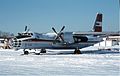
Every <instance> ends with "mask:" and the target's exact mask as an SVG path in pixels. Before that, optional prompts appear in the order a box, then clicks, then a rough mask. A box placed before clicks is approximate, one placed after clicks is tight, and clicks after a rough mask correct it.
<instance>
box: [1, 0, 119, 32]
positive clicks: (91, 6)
mask: <svg viewBox="0 0 120 76" xmlns="http://www.w3.org/2000/svg"><path fill="white" fill-rule="evenodd" d="M119 10H120V9H119V0H0V30H1V31H5V32H13V33H17V32H20V31H24V26H26V25H28V26H29V27H30V28H31V30H32V31H35V32H52V29H51V27H55V28H56V30H58V31H59V30H60V28H61V27H62V26H63V25H65V26H66V28H65V31H89V30H91V29H92V27H93V24H94V20H95V16H96V13H97V12H100V13H103V31H118V30H119V29H120V27H119Z"/></svg>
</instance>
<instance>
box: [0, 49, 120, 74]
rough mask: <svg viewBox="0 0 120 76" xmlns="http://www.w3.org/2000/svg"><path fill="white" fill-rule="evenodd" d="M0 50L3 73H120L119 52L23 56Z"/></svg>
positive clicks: (0, 63) (0, 65) (0, 70)
mask: <svg viewBox="0 0 120 76" xmlns="http://www.w3.org/2000/svg"><path fill="white" fill-rule="evenodd" d="M21 54H22V51H13V50H0V76H5V75H7V76H9V75H11V76H13V75H14V76H16V75H18V76H19V75H22V76H25V75H27V76H31V75H32V76H36V75H37V76H120V54H119V53H118V54H117V53H115V54H112V53H110V54H79V55H73V54H68V55H32V54H30V55H21Z"/></svg>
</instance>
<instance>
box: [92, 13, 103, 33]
mask: <svg viewBox="0 0 120 76" xmlns="http://www.w3.org/2000/svg"><path fill="white" fill-rule="evenodd" d="M93 31H94V32H102V14H101V13H97V16H96V20H95V23H94V27H93Z"/></svg>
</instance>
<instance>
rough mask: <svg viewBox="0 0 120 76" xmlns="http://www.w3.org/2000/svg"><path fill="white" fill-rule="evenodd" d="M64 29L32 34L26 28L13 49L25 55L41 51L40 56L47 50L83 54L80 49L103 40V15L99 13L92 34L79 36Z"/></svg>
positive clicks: (15, 40)
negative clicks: (21, 50) (101, 35)
mask: <svg viewBox="0 0 120 76" xmlns="http://www.w3.org/2000/svg"><path fill="white" fill-rule="evenodd" d="M64 28H65V26H63V27H62V28H61V30H60V31H59V32H57V31H56V30H55V28H54V27H52V30H53V31H54V33H36V32H31V31H30V29H28V28H27V26H25V31H24V32H22V33H18V36H16V37H15V38H14V40H13V47H14V48H15V49H17V50H18V49H23V52H24V54H29V52H28V51H26V49H41V50H40V52H39V54H40V53H46V52H47V51H46V49H74V51H72V53H74V54H81V51H80V50H79V49H81V48H84V47H88V46H92V45H94V44H95V43H98V42H100V41H102V40H103V39H102V38H101V37H100V36H98V35H99V34H100V32H102V14H101V13H97V16H96V20H95V23H94V27H93V31H92V33H91V32H86V33H82V34H77V33H75V32H63V30H64ZM89 33H90V34H89ZM60 53H61V52H60ZM62 53H65V52H62Z"/></svg>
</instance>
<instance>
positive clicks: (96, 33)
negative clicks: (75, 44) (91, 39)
mask: <svg viewBox="0 0 120 76" xmlns="http://www.w3.org/2000/svg"><path fill="white" fill-rule="evenodd" d="M73 34H74V35H98V36H101V35H105V36H109V35H119V36H120V33H119V32H73Z"/></svg>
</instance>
